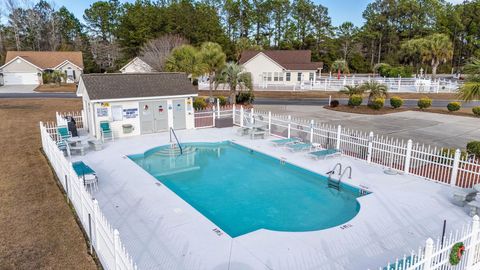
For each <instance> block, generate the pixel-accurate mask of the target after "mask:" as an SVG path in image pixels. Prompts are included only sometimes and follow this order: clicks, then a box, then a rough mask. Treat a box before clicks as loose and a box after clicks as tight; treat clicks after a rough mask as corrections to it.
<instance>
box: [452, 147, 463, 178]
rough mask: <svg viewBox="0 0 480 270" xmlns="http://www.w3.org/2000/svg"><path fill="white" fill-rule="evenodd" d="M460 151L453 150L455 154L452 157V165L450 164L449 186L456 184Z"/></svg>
mask: <svg viewBox="0 0 480 270" xmlns="http://www.w3.org/2000/svg"><path fill="white" fill-rule="evenodd" d="M461 156H462V152H461V151H460V149H457V150H456V151H455V156H454V157H453V166H452V175H451V178H450V186H452V187H454V186H455V185H456V184H457V175H458V166H459V164H460V157H461Z"/></svg>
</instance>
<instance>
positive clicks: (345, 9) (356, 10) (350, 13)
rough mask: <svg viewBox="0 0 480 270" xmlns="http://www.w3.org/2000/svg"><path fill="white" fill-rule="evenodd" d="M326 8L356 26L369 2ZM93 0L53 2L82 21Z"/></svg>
mask: <svg viewBox="0 0 480 270" xmlns="http://www.w3.org/2000/svg"><path fill="white" fill-rule="evenodd" d="M314 1H315V2H316V3H320V4H322V5H324V6H326V7H327V8H328V12H329V15H330V17H331V18H332V23H333V25H335V26H338V25H340V24H341V23H343V22H345V21H351V22H353V23H354V24H355V25H357V26H361V25H362V24H363V18H362V12H363V11H364V10H365V7H366V6H367V4H368V3H369V2H371V1H370V0H314ZM93 2H95V0H55V3H56V5H57V8H59V7H60V6H62V5H64V6H66V7H67V8H68V9H69V10H70V11H72V12H73V13H74V14H75V16H77V18H79V19H82V16H83V11H84V10H85V9H86V8H88V7H89V6H90V4H91V3H93ZM121 2H134V0H122V1H121ZM448 2H452V3H461V2H462V0H449V1H448Z"/></svg>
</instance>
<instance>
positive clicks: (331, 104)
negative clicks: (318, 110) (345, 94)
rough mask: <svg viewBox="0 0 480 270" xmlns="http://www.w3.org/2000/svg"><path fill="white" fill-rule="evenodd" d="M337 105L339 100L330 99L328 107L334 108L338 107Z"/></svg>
mask: <svg viewBox="0 0 480 270" xmlns="http://www.w3.org/2000/svg"><path fill="white" fill-rule="evenodd" d="M338 105H340V101H338V100H336V99H334V100H332V101H330V107H332V108H335V107H338Z"/></svg>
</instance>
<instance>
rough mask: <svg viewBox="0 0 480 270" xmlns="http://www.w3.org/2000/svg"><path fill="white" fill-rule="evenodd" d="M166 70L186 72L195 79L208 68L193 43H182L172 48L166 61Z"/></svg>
mask: <svg viewBox="0 0 480 270" xmlns="http://www.w3.org/2000/svg"><path fill="white" fill-rule="evenodd" d="M165 70H166V71H171V72H185V73H187V74H188V75H189V76H190V78H191V79H192V80H193V78H196V77H198V76H201V75H202V74H204V72H205V70H206V68H205V65H204V64H203V63H202V61H201V58H200V54H199V53H198V51H197V49H195V48H194V47H193V46H191V45H182V46H179V47H176V48H175V49H173V50H172V53H171V54H170V56H168V58H167V60H166V62H165Z"/></svg>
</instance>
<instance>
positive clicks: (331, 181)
mask: <svg viewBox="0 0 480 270" xmlns="http://www.w3.org/2000/svg"><path fill="white" fill-rule="evenodd" d="M337 167H338V176H339V177H338V180H335V179H334V178H333V176H335V173H336V169H337ZM347 171H348V179H351V178H352V167H350V166H347V167H346V168H345V170H343V171H342V164H341V163H337V164H335V166H334V167H333V169H332V170H331V171H328V172H327V174H328V187H329V188H333V189H336V190H340V183H341V182H342V179H343V177H344V176H345V174H346V173H347Z"/></svg>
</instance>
